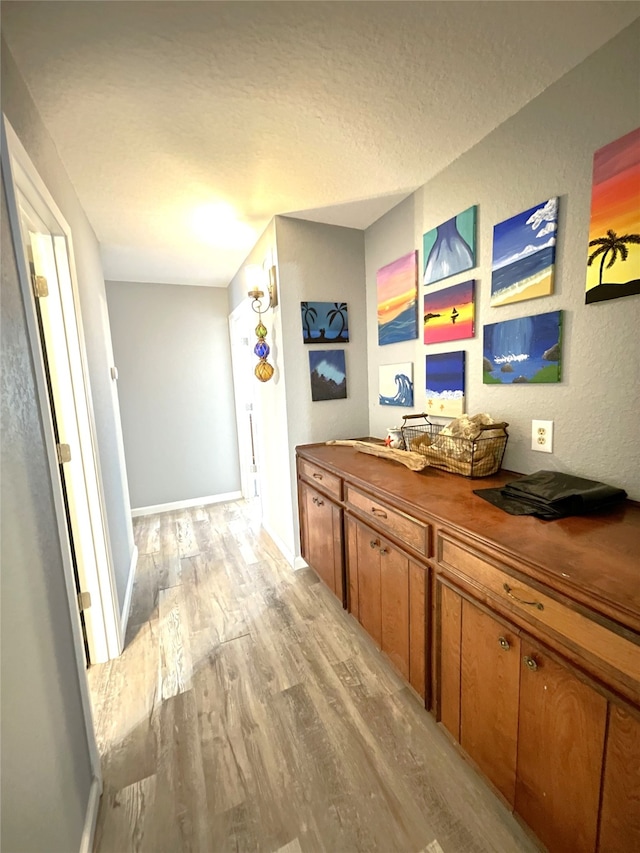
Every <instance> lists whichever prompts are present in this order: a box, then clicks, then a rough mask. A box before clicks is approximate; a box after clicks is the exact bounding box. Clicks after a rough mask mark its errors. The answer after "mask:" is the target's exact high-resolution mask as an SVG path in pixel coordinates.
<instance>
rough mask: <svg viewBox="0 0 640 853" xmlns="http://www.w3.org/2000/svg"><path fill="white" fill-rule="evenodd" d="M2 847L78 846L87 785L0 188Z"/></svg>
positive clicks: (52, 522) (65, 608)
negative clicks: (0, 258) (0, 205)
mask: <svg viewBox="0 0 640 853" xmlns="http://www.w3.org/2000/svg"><path fill="white" fill-rule="evenodd" d="M0 318H1V331H2V335H1V341H2V346H1V354H2V376H1V383H2V384H1V388H2V393H1V403H0V408H1V415H2V459H1V465H2V483H1V506H2V522H1V523H2V572H1V575H0V583H1V596H2V598H1V600H2V611H1V612H2V623H1V624H2V634H1V640H0V645H1V648H2V673H1V679H2V731H1V740H2V759H1V770H0V775H1V776H2V806H1V809H2V832H1V843H0V846H1V847H2V849H3V850H7V851H12V853H17V851H36V850H38V851H39V850H47V851H51V853H54V851H60V853H68V851H71V850H78V848H79V845H80V838H81V835H82V829H83V824H84V817H85V811H86V808H87V801H88V796H89V788H90V785H91V778H92V772H91V763H90V756H89V750H88V746H87V734H86V729H85V723H84V718H83V714H82V704H81V699H80V688H79V682H78V671H77V668H76V663H75V657H74V648H73V635H72V631H71V622H70V614H69V605H68V600H67V594H66V589H65V579H64V568H63V563H62V556H61V554H62V552H61V547H60V541H59V538H58V531H57V526H56V517H55V510H54V503H53V492H52V484H51V479H50V475H49V467H48V463H47V457H46V450H45V445H44V439H43V433H42V424H41V421H40V414H39V407H38V401H37V396H36V386H35V379H34V373H33V365H32V362H31V358H30V350H29V344H28V338H27V331H26V321H25V316H24V308H23V304H22V295H21V292H20V286H19V282H18V272H17V268H16V263H15V256H14V254H13V248H12V244H11V234H10V231H9V222H8V218H7V209H6V204H5V192H4V180H3V185H2V288H1V304H0Z"/></svg>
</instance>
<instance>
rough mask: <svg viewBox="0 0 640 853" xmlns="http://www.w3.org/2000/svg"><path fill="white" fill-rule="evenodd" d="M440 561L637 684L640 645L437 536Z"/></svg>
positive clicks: (512, 609) (474, 584)
mask: <svg viewBox="0 0 640 853" xmlns="http://www.w3.org/2000/svg"><path fill="white" fill-rule="evenodd" d="M438 554H439V556H438V561H439V562H440V564H441V565H443V566H445V567H446V568H447V569H449V570H450V571H452V572H453V573H454V574H455V575H458V576H459V577H461V578H462V579H463V580H465V581H467V582H468V583H470V584H472V585H473V586H475V587H476V588H478V589H480V590H481V591H482V592H486V593H488V594H489V595H490V596H491V597H492V598H493V599H496V600H498V601H500V602H501V603H503V604H505V605H507V606H508V608H509V609H510V610H511V611H515V612H517V613H519V614H520V615H522V616H525V617H526V618H527V619H529V620H535V621H536V622H538V623H541V624H542V625H545V626H547V627H548V628H551V629H552V630H553V631H554V632H555V633H556V634H559V635H560V636H562V637H565V638H566V639H567V640H569V641H570V642H571V643H573V644H574V645H576V646H578V647H579V649H583V650H584V651H586V652H588V653H589V654H591V655H592V656H594V657H596V658H598V659H600V660H601V661H603V662H604V663H606V664H608V665H609V666H611V667H613V668H614V669H616V670H618V671H619V672H621V673H623V674H624V675H626V676H628V677H630V678H631V679H633V680H634V681H635V682H636V683H637V684H638V687H639V688H640V645H639V644H638V643H637V642H633V641H632V640H631V639H627V638H626V637H624V636H622V635H620V634H617V633H615V631H613V630H611V629H609V628H607V627H605V626H604V625H601V624H600V623H599V622H596V621H595V620H594V619H591V618H589V617H588V616H585V615H583V614H582V613H579V612H578V611H576V610H573V609H571V608H570V607H567V606H566V605H565V604H562V603H561V602H559V601H557V600H556V599H554V598H551V596H549V595H546V594H545V593H543V592H540V591H539V590H538V589H536V588H535V587H534V586H532V585H529V584H528V583H526V582H525V581H521V580H517V579H516V578H514V577H512V576H511V575H509V574H507V573H506V572H504V571H502V570H501V569H499V568H498V567H497V566H494V565H493V564H491V563H489V562H488V561H487V560H484V559H482V558H481V557H479V556H477V555H476V554H474V553H473V552H472V551H470V550H468V549H467V548H466V547H464V546H463V545H461V544H459V543H457V542H455V541H453V540H451V539H449V538H448V537H446V536H440V538H439V551H438Z"/></svg>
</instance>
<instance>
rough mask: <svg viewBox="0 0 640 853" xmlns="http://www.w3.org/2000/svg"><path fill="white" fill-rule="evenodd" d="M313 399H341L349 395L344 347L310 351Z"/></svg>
mask: <svg viewBox="0 0 640 853" xmlns="http://www.w3.org/2000/svg"><path fill="white" fill-rule="evenodd" d="M309 373H310V375H311V399H312V400H313V401H314V402H315V401H317V400H341V399H344V398H345V397H346V396H347V369H346V366H345V357H344V350H343V349H333V350H328V349H327V350H313V351H311V352H309Z"/></svg>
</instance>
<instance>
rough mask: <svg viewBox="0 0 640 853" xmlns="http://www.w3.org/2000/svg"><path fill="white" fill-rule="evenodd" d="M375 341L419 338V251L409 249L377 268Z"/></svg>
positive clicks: (382, 343) (383, 341)
mask: <svg viewBox="0 0 640 853" xmlns="http://www.w3.org/2000/svg"><path fill="white" fill-rule="evenodd" d="M377 285H378V343H379V344H380V346H384V345H385V344H395V343H397V342H398V341H412V340H414V339H415V338H417V337H418V253H417V252H409V254H408V255H403V257H401V258H398V260H397V261H393V263H391V264H387V265H386V266H385V267H382V268H381V269H379V270H378V275H377Z"/></svg>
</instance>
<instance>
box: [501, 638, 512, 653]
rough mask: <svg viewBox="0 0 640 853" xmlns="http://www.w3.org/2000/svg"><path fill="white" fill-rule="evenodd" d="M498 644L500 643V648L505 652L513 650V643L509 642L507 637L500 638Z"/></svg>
mask: <svg viewBox="0 0 640 853" xmlns="http://www.w3.org/2000/svg"><path fill="white" fill-rule="evenodd" d="M498 642H499V643H500V648H502V649H504V650H505V652H508V651H509V649H510V648H511V643H510V642H509V640H507V638H506V637H500V638H499V639H498Z"/></svg>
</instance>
